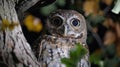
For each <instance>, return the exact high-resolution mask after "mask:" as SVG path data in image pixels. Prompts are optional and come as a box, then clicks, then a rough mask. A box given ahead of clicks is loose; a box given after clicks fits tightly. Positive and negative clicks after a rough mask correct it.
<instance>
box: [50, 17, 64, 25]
mask: <svg viewBox="0 0 120 67" xmlns="http://www.w3.org/2000/svg"><path fill="white" fill-rule="evenodd" d="M62 23H63V20H62V18H60V17H53V18H52V19H51V24H52V25H53V26H57V27H58V26H61V25H62Z"/></svg>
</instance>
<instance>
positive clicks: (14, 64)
mask: <svg viewBox="0 0 120 67" xmlns="http://www.w3.org/2000/svg"><path fill="white" fill-rule="evenodd" d="M15 1H16V0H0V26H2V25H3V24H2V20H3V19H6V20H8V21H9V23H18V24H19V25H17V26H15V27H14V29H13V30H9V28H8V27H7V28H5V29H4V30H0V52H1V55H2V58H3V62H4V64H5V65H7V66H8V67H40V63H38V61H37V59H36V57H35V56H34V54H33V52H32V50H31V47H30V45H29V44H28V43H27V41H26V39H25V37H24V35H23V32H22V30H21V26H20V23H19V20H18V16H17V13H16V10H15V5H16V4H15V3H16V2H15Z"/></svg>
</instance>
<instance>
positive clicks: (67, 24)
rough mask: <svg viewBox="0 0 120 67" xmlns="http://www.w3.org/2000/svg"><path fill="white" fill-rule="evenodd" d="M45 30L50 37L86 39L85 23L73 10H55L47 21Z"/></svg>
mask: <svg viewBox="0 0 120 67" xmlns="http://www.w3.org/2000/svg"><path fill="white" fill-rule="evenodd" d="M46 25H47V26H46V28H47V30H48V32H49V33H50V34H51V35H54V36H62V37H72V38H83V39H86V36H87V30H86V21H85V19H84V17H83V16H82V15H81V14H80V13H78V12H76V11H74V10H57V11H55V12H53V13H51V14H50V15H49V17H48V19H47V23H46Z"/></svg>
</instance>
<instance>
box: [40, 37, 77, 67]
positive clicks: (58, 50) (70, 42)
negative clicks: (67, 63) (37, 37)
mask: <svg viewBox="0 0 120 67" xmlns="http://www.w3.org/2000/svg"><path fill="white" fill-rule="evenodd" d="M75 43H76V40H74V39H71V38H56V37H46V38H45V39H44V40H42V42H41V46H42V51H41V60H42V62H44V63H45V64H48V65H50V64H51V63H52V64H51V65H54V64H55V65H56V63H58V64H57V65H62V64H61V62H60V59H61V58H64V57H69V51H70V50H71V49H73V48H74V47H75ZM50 67H53V66H50ZM55 67H56V66H55ZM58 67H59V66H58ZM63 67H64V65H63Z"/></svg>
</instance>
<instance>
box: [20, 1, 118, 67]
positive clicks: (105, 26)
mask: <svg viewBox="0 0 120 67" xmlns="http://www.w3.org/2000/svg"><path fill="white" fill-rule="evenodd" d="M116 3H117V0H56V1H55V2H54V3H52V4H50V5H47V6H44V7H43V6H34V7H32V8H30V9H29V10H28V11H26V13H25V17H24V20H23V23H22V24H21V25H22V29H23V32H24V35H25V37H26V39H27V41H28V42H29V43H30V44H33V43H34V42H35V40H36V39H37V38H38V37H39V36H42V32H43V31H44V28H45V26H44V25H45V22H46V18H47V16H48V15H49V14H50V13H51V12H53V11H55V10H57V9H66V10H70V9H72V10H76V11H78V12H80V13H81V14H83V15H84V17H85V18H86V21H87V27H88V38H87V44H88V46H89V50H90V61H91V67H120V13H114V12H112V9H113V8H114V6H115V5H116ZM119 8H120V6H119ZM31 46H34V45H31Z"/></svg>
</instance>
